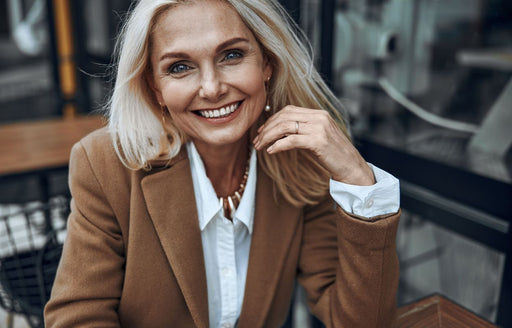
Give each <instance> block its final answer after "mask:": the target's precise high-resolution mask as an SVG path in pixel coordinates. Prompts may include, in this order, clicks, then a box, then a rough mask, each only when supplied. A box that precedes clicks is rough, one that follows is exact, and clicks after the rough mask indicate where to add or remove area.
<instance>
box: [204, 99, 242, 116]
mask: <svg viewBox="0 0 512 328" xmlns="http://www.w3.org/2000/svg"><path fill="white" fill-rule="evenodd" d="M238 105H239V104H238V103H236V104H233V105H230V106H226V107H222V108H220V109H214V110H202V111H200V112H199V114H201V116H202V117H206V118H219V117H224V116H227V115H229V114H231V113H233V112H234V111H235V110H236V109H237V108H238Z"/></svg>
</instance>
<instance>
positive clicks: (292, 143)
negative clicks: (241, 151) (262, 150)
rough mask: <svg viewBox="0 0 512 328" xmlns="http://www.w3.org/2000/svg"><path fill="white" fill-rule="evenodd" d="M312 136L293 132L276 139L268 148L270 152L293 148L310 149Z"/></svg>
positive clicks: (274, 152) (275, 152)
mask: <svg viewBox="0 0 512 328" xmlns="http://www.w3.org/2000/svg"><path fill="white" fill-rule="evenodd" d="M309 148H310V138H309V136H305V135H299V134H291V135H289V136H287V137H284V138H281V139H279V140H276V142H274V143H273V144H272V145H270V146H269V147H268V148H267V152H268V153H269V154H277V153H280V152H283V151H288V150H292V149H309Z"/></svg>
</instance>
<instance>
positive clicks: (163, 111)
mask: <svg viewBox="0 0 512 328" xmlns="http://www.w3.org/2000/svg"><path fill="white" fill-rule="evenodd" d="M160 108H161V109H162V123H163V124H164V125H165V106H164V105H162V104H160Z"/></svg>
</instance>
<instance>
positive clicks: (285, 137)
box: [253, 105, 375, 185]
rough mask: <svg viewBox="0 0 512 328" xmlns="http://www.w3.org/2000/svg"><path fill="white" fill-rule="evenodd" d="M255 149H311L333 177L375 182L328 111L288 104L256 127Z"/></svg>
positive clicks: (344, 179) (349, 182)
mask: <svg viewBox="0 0 512 328" xmlns="http://www.w3.org/2000/svg"><path fill="white" fill-rule="evenodd" d="M253 143H254V147H255V148H256V150H258V151H259V150H262V149H264V147H268V148H267V149H266V151H267V152H268V153H269V154H276V153H279V152H282V151H287V150H291V149H297V148H300V149H307V150H310V151H312V152H313V153H314V154H315V155H316V157H317V158H318V160H319V161H320V163H321V164H322V165H323V166H324V167H325V168H326V169H327V170H328V171H329V172H330V174H331V177H332V178H333V179H334V180H337V181H340V182H344V183H347V184H352V185H372V184H374V183H375V179H374V176H373V172H372V169H371V168H370V167H369V166H368V164H367V163H366V161H365V160H364V159H363V157H362V156H361V155H360V154H359V152H358V151H357V149H355V147H354V146H353V145H352V143H351V142H350V141H349V140H348V138H347V137H346V136H345V135H344V134H343V132H342V131H341V130H340V128H339V126H338V125H337V124H336V122H335V121H334V120H333V119H332V117H331V116H330V115H329V113H328V112H327V111H324V110H315V109H307V108H301V107H296V106H291V105H288V106H286V107H284V108H283V109H282V110H280V111H279V112H277V113H276V114H274V115H272V116H271V117H270V118H269V119H268V120H267V121H266V122H265V124H264V125H262V126H261V127H260V128H259V129H258V135H257V136H256V138H254V140H253Z"/></svg>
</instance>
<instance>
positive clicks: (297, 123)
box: [295, 121, 299, 134]
mask: <svg viewBox="0 0 512 328" xmlns="http://www.w3.org/2000/svg"><path fill="white" fill-rule="evenodd" d="M295 134H299V121H295Z"/></svg>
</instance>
